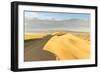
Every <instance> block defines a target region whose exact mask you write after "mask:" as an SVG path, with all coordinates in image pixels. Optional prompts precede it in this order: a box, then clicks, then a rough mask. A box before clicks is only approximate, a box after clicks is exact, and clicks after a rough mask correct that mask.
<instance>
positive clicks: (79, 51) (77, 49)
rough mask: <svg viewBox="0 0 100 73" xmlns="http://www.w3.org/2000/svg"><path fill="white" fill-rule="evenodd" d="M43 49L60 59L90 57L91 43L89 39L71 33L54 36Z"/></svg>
mask: <svg viewBox="0 0 100 73" xmlns="http://www.w3.org/2000/svg"><path fill="white" fill-rule="evenodd" d="M43 50H46V51H49V52H51V53H53V54H54V55H56V56H57V58H58V59H59V60H67V59H69V60H70V59H89V58H90V44H89V43H88V42H87V40H84V39H82V38H80V37H78V36H76V35H73V34H71V33H67V34H65V35H62V36H56V35H55V36H53V37H52V38H51V39H50V40H49V41H48V42H47V43H46V44H45V46H44V47H43Z"/></svg>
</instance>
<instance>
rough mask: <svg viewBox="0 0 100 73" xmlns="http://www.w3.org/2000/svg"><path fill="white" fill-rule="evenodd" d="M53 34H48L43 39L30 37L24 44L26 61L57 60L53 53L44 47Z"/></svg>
mask: <svg viewBox="0 0 100 73" xmlns="http://www.w3.org/2000/svg"><path fill="white" fill-rule="evenodd" d="M51 37H52V36H47V37H44V38H42V39H30V40H27V41H25V44H24V61H25V62H26V61H45V60H46V61H48V60H55V59H56V57H55V55H54V54H53V53H51V52H48V51H44V50H43V47H44V45H45V44H46V42H47V41H48V40H49V39H50V38H51Z"/></svg>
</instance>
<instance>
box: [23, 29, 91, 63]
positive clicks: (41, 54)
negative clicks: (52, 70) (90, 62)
mask: <svg viewBox="0 0 100 73" xmlns="http://www.w3.org/2000/svg"><path fill="white" fill-rule="evenodd" d="M62 37H64V38H65V39H64V40H63V38H62ZM59 38H61V40H60V39H59ZM71 38H72V39H71ZM70 40H71V41H72V43H71V42H70ZM74 40H75V42H74ZM62 41H63V42H64V43H61V42H62ZM66 41H67V42H66ZM78 41H79V42H78ZM77 42H78V43H80V44H79V45H80V46H78V43H77ZM63 44H66V45H63ZM53 46H55V47H53ZM85 46H86V47H85ZM89 46H90V33H89V32H72V31H68V32H67V31H66V32H25V34H24V61H25V62H27V61H50V60H70V59H71V60H72V59H88V58H90V48H89ZM56 47H58V48H59V49H58V48H56ZM74 47H75V49H76V50H73V49H74ZM82 47H84V48H82ZM69 49H70V50H69ZM58 50H59V51H58ZM72 50H73V51H74V52H72ZM69 52H70V53H72V54H70V53H69ZM78 52H79V53H78ZM67 53H68V54H67ZM74 54H75V55H74ZM72 55H73V56H72ZM79 55H80V56H79Z"/></svg>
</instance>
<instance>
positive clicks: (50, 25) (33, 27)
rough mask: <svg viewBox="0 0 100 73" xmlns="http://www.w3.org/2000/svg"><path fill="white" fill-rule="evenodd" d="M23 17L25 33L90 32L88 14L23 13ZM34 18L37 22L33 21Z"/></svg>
mask: <svg viewBox="0 0 100 73" xmlns="http://www.w3.org/2000/svg"><path fill="white" fill-rule="evenodd" d="M24 16H25V32H35V31H49V30H57V31H59V30H65V31H79V32H89V31H90V14H89V13H67V12H66V13H64V12H39V11H25V12H24ZM35 18H36V19H37V20H35ZM41 20H43V21H41ZM47 20H51V21H47ZM56 20H58V21H56ZM62 20H64V21H62Z"/></svg>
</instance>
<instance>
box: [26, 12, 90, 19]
mask: <svg viewBox="0 0 100 73" xmlns="http://www.w3.org/2000/svg"><path fill="white" fill-rule="evenodd" d="M25 17H26V18H29V19H31V18H38V19H47V20H49V19H56V20H68V19H80V20H89V19H90V14H88V13H64V12H42V11H36V12H35V11H34V12H33V11H25Z"/></svg>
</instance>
